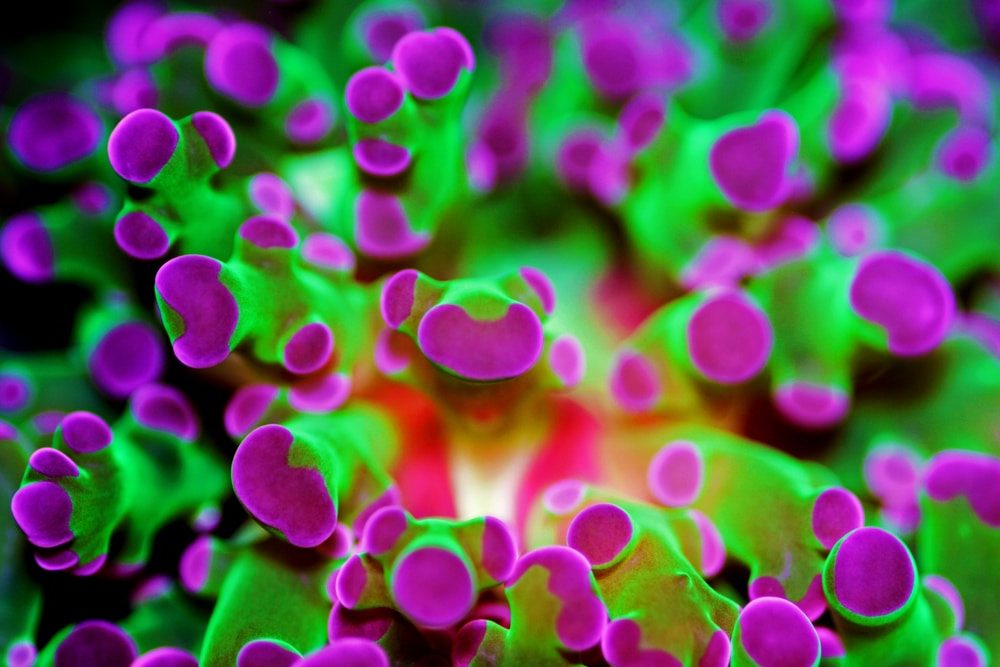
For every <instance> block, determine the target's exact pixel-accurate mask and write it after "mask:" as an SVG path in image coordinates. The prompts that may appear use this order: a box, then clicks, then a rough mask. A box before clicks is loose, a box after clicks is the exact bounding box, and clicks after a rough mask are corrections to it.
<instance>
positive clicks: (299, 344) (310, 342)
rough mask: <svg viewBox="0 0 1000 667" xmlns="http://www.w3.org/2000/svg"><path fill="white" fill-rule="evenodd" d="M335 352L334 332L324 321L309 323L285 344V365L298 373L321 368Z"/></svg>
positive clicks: (310, 371) (304, 373)
mask: <svg viewBox="0 0 1000 667" xmlns="http://www.w3.org/2000/svg"><path fill="white" fill-rule="evenodd" d="M331 354H333V332H332V331H330V327H328V326H326V325H325V324H323V323H322V322H313V323H312V324H307V325H305V326H304V327H302V328H301V329H299V330H298V331H296V332H295V333H294V334H293V335H292V337H291V338H290V339H289V341H288V343H287V344H286V345H285V351H284V365H285V368H287V369H288V370H289V371H290V372H292V373H295V374H296V375H308V374H309V373H312V372H314V371H317V370H319V369H320V368H322V367H323V365H324V364H325V363H326V362H327V361H329V360H330V355H331Z"/></svg>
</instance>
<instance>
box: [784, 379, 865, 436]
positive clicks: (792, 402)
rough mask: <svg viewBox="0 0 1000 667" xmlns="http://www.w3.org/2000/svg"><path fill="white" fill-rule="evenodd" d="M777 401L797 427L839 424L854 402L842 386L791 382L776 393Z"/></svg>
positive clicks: (818, 427) (821, 426)
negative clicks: (839, 387) (840, 387)
mask: <svg viewBox="0 0 1000 667" xmlns="http://www.w3.org/2000/svg"><path fill="white" fill-rule="evenodd" d="M774 404H775V405H776V406H777V408H778V410H779V411H780V412H781V414H782V415H783V416H784V417H785V418H786V419H788V420H789V421H790V422H792V423H793V424H795V425H796V426H801V427H803V428H808V429H824V428H830V427H832V426H836V425H837V424H839V423H840V422H841V421H842V420H843V419H844V417H846V416H847V411H848V409H849V408H850V405H851V399H850V398H849V397H848V396H847V394H845V393H844V392H843V391H842V390H841V389H838V388H836V387H829V386H825V385H821V384H815V383H813V382H801V381H795V382H788V383H786V384H783V385H781V386H780V387H778V388H777V389H776V390H775V392H774Z"/></svg>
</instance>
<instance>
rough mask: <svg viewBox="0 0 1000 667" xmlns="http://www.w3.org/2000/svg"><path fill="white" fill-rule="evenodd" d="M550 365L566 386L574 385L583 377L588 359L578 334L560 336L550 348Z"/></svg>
mask: <svg viewBox="0 0 1000 667" xmlns="http://www.w3.org/2000/svg"><path fill="white" fill-rule="evenodd" d="M549 366H551V367H552V372H553V373H555V374H556V377H558V378H559V381H560V382H561V383H562V385H563V386H564V387H574V386H576V385H577V384H579V383H580V380H582V379H583V375H584V373H585V372H586V370H587V359H586V357H585V356H584V353H583V346H582V345H580V341H579V340H577V338H576V336H571V335H568V334H567V335H565V336H560V337H559V338H557V339H555V340H554V341H553V342H552V347H551V348H550V349H549Z"/></svg>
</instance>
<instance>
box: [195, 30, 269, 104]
mask: <svg viewBox="0 0 1000 667" xmlns="http://www.w3.org/2000/svg"><path fill="white" fill-rule="evenodd" d="M270 42H271V36H270V35H269V34H268V32H267V31H266V30H265V29H264V28H261V27H259V26H256V25H252V24H248V23H238V24H235V25H231V26H229V27H227V28H224V29H222V30H220V31H219V32H218V33H216V35H215V37H213V38H212V41H211V42H210V43H209V45H208V49H207V50H206V51H205V77H206V78H207V79H208V82H209V83H210V84H211V85H212V87H213V88H215V89H216V90H217V91H219V92H220V93H222V94H223V95H226V96H227V97H230V98H232V99H234V100H236V101H237V102H239V103H241V104H245V105H246V106H250V107H260V106H264V105H265V104H267V103H268V102H270V101H271V99H272V98H273V97H274V94H275V92H277V90H278V83H279V80H280V78H281V73H280V72H279V70H278V63H277V61H276V60H275V58H274V54H272V53H271V43H270Z"/></svg>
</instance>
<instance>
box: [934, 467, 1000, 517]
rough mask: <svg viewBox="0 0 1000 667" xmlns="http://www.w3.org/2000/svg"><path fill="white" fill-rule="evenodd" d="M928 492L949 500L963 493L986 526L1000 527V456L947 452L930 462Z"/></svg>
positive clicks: (936, 498)
mask: <svg viewBox="0 0 1000 667" xmlns="http://www.w3.org/2000/svg"><path fill="white" fill-rule="evenodd" d="M924 485H925V487H926V489H927V495H929V496H930V497H931V498H932V499H933V500H936V501H938V502H947V501H949V500H953V499H954V498H956V497H958V496H960V495H962V496H965V498H966V499H967V500H968V501H969V505H970V506H971V507H972V511H973V512H975V513H976V516H978V517H979V518H980V520H982V521H983V522H984V523H985V524H986V525H988V526H992V527H993V528H1000V458H997V457H994V456H990V455H988V454H980V453H978V452H965V451H957V450H952V451H945V452H941V453H939V454H936V455H935V456H934V458H932V459H931V460H930V463H928V464H927V471H926V473H925V475H924Z"/></svg>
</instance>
